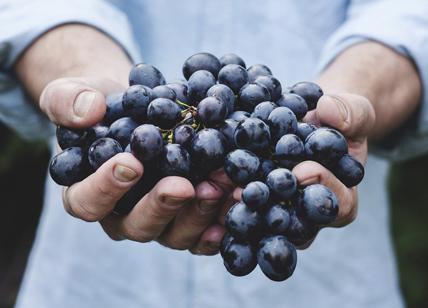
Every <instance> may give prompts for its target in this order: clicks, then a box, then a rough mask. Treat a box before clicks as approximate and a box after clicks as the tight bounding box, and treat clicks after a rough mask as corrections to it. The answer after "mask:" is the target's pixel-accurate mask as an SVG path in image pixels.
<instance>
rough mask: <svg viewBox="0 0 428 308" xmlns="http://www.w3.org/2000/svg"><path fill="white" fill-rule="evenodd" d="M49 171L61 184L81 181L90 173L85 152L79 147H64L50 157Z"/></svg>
mask: <svg viewBox="0 0 428 308" xmlns="http://www.w3.org/2000/svg"><path fill="white" fill-rule="evenodd" d="M49 173H50V175H51V177H52V179H53V180H54V181H55V182H56V183H57V184H58V185H62V186H71V185H73V184H74V183H77V182H80V181H82V180H83V179H84V178H86V177H87V176H88V175H89V173H90V172H89V165H88V160H87V157H86V154H85V153H84V152H83V150H82V149H81V148H79V147H71V148H68V149H65V150H64V151H63V152H61V153H59V154H57V155H55V156H54V157H53V158H52V159H51V162H50V164H49Z"/></svg>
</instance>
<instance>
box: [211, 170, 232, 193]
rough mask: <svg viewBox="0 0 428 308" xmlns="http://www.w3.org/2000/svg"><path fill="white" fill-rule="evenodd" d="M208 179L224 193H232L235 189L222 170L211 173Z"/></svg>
mask: <svg viewBox="0 0 428 308" xmlns="http://www.w3.org/2000/svg"><path fill="white" fill-rule="evenodd" d="M209 179H210V180H211V181H213V182H214V183H215V184H217V186H219V187H220V188H221V189H222V190H223V191H224V192H225V193H229V192H231V191H233V189H235V187H236V185H235V184H234V183H233V182H232V180H231V179H230V178H229V177H228V176H227V174H226V172H225V171H224V169H223V168H220V169H217V170H216V171H214V172H212V173H211V174H210V178H209Z"/></svg>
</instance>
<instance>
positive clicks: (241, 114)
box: [227, 110, 251, 122]
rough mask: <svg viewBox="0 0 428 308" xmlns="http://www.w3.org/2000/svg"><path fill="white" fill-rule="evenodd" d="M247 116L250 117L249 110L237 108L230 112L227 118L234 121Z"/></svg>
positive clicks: (239, 120)
mask: <svg viewBox="0 0 428 308" xmlns="http://www.w3.org/2000/svg"><path fill="white" fill-rule="evenodd" d="M249 117H251V114H250V113H249V112H246V111H242V110H237V111H234V112H232V113H231V114H230V115H229V116H228V117H227V118H228V119H232V120H235V121H236V122H241V121H242V120H245V119H247V118H249Z"/></svg>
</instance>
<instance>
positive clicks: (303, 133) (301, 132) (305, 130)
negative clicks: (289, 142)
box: [296, 122, 317, 142]
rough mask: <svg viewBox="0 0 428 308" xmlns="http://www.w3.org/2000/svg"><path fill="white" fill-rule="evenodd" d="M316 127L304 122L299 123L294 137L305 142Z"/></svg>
mask: <svg viewBox="0 0 428 308" xmlns="http://www.w3.org/2000/svg"><path fill="white" fill-rule="evenodd" d="M316 129H317V127H316V126H315V125H313V124H308V123H305V122H299V123H297V132H296V135H297V136H299V138H300V139H301V140H302V141H303V142H305V141H306V138H307V137H308V136H309V135H310V134H311V133H312V132H314V131H315V130H316Z"/></svg>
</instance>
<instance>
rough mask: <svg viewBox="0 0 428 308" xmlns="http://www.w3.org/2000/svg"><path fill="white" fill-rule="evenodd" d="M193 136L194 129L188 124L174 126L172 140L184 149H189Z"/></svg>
mask: <svg viewBox="0 0 428 308" xmlns="http://www.w3.org/2000/svg"><path fill="white" fill-rule="evenodd" d="M194 136H195V130H194V129H193V127H192V126H190V125H186V124H184V125H179V126H177V127H176V128H174V133H173V136H172V141H173V142H174V143H178V144H180V145H182V146H183V147H184V148H186V149H190V144H191V143H192V139H193V137H194Z"/></svg>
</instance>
